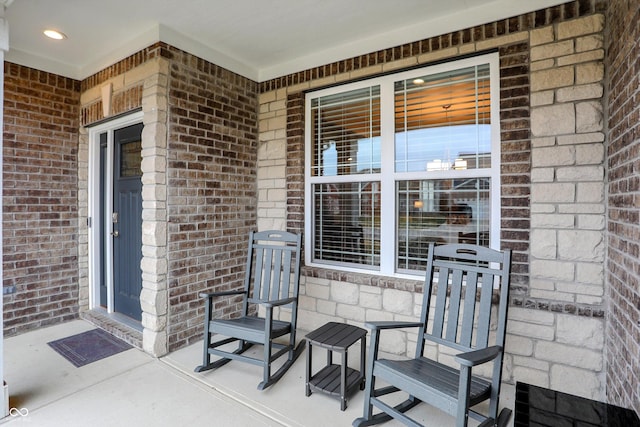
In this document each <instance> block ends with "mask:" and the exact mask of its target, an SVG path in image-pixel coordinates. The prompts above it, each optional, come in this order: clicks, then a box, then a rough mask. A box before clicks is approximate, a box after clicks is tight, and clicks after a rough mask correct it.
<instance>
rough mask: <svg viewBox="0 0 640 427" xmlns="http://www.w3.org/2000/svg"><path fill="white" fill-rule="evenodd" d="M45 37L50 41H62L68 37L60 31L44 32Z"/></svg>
mask: <svg viewBox="0 0 640 427" xmlns="http://www.w3.org/2000/svg"><path fill="white" fill-rule="evenodd" d="M43 32H44V35H45V36H47V37H49V38H50V39H54V40H62V39H66V38H67V36H65V35H64V34H63V33H61V32H60V31H56V30H44V31H43Z"/></svg>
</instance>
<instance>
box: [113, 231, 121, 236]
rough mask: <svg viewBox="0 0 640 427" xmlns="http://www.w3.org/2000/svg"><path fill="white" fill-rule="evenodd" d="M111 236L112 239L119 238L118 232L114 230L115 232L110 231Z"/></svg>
mask: <svg viewBox="0 0 640 427" xmlns="http://www.w3.org/2000/svg"><path fill="white" fill-rule="evenodd" d="M111 235H112V236H113V237H120V232H119V231H118V230H115V231H112V232H111Z"/></svg>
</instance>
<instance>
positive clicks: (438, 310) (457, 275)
mask: <svg viewBox="0 0 640 427" xmlns="http://www.w3.org/2000/svg"><path fill="white" fill-rule="evenodd" d="M457 248H458V249H457V251H456V252H444V251H451V247H447V246H435V247H434V250H435V251H436V257H434V258H432V259H430V260H429V263H428V265H427V272H428V276H427V279H426V280H425V290H424V292H425V294H424V295H425V296H424V302H423V307H422V311H423V312H422V316H421V318H422V319H425V320H427V319H430V318H432V319H433V320H431V321H430V322H429V321H427V322H426V327H425V328H424V329H423V330H421V331H420V334H419V342H424V340H429V341H433V342H435V343H441V344H446V345H448V346H450V347H452V348H455V349H458V350H460V351H470V350H474V349H476V348H484V347H486V346H487V345H488V343H489V331H490V329H491V328H490V325H491V310H492V307H493V304H492V299H493V292H494V283H504V280H505V279H506V278H504V277H502V276H503V274H504V271H503V269H501V268H500V267H501V265H502V264H501V263H502V262H503V261H504V260H503V259H501V258H498V257H494V258H496V259H495V260H494V259H492V258H491V256H492V255H494V254H495V251H489V250H487V251H484V249H485V248H482V247H479V246H471V245H458V247H457ZM480 259H483V260H486V259H490V261H489V262H480V261H478V260H480ZM494 264H495V266H494ZM496 278H498V279H499V281H496V280H497V279H496ZM434 279H435V280H434ZM434 286H435V287H436V289H435V293H434V292H433V291H434V289H433V288H434ZM506 291H507V289H504V287H502V288H501V289H499V292H500V293H501V294H506ZM463 293H464V295H463ZM433 298H435V301H433V300H432V299H433ZM499 307H501V308H502V307H503V306H502V305H499ZM504 308H505V309H503V310H502V311H503V312H500V313H496V314H497V318H498V322H497V324H498V325H504V324H505V322H504V321H501V320H504V319H506V305H505V306H504ZM430 316H432V317H430ZM503 329H504V328H503ZM497 332H498V333H499V334H500V335H501V337H502V336H504V330H501V331H497ZM474 334H475V335H474ZM501 337H500V338H499V340H498V342H501V341H502V339H501ZM416 350H417V352H416V356H417V357H421V356H422V355H423V352H424V348H423V346H418V347H417V349H416Z"/></svg>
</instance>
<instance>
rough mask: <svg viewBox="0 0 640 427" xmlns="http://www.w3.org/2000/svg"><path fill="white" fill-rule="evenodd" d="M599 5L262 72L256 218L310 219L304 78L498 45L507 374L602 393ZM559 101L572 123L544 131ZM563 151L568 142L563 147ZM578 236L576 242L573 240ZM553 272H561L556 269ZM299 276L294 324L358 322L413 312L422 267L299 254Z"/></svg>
mask: <svg viewBox="0 0 640 427" xmlns="http://www.w3.org/2000/svg"><path fill="white" fill-rule="evenodd" d="M605 8H606V2H603V1H600V0H588V1H572V2H568V3H566V4H563V5H560V6H557V7H553V8H549V9H545V10H540V11H537V12H533V13H530V14H526V15H522V16H518V17H514V18H509V19H505V20H502V21H499V22H493V23H489V24H486V25H482V26H478V27H474V28H471V29H466V30H462V31H459V32H455V33H450V34H444V35H442V36H438V37H433V38H431V39H427V40H422V41H418V42H415V43H411V44H407V45H403V46H398V47H397V48H392V49H387V50H385V51H380V52H374V53H372V54H369V55H363V56H361V57H356V58H351V59H347V60H344V61H341V62H338V63H334V64H328V65H326V66H323V67H318V68H316V69H312V70H306V71H303V72H300V73H296V74H292V75H289V76H283V77H282V78H278V79H274V80H272V81H268V82H264V83H262V84H261V95H260V113H261V114H260V157H259V159H258V167H259V170H263V167H266V168H267V171H265V173H264V174H261V175H260V176H259V180H258V186H259V194H260V199H259V207H260V208H261V210H260V212H261V215H260V217H259V223H258V225H259V228H263V227H264V228H266V227H267V226H269V225H271V224H273V223H282V219H278V218H277V216H276V215H278V214H279V213H280V212H283V211H284V212H286V214H287V217H286V218H287V224H286V225H287V227H288V228H289V229H292V230H302V227H303V225H304V216H303V213H304V208H303V200H304V189H303V179H304V169H303V167H304V162H303V158H304V157H303V153H304V132H303V131H304V110H303V105H304V92H305V91H307V90H312V89H315V88H320V87H324V86H327V85H333V84H338V83H340V82H347V81H349V80H354V79H361V78H366V77H369V76H375V75H377V74H380V73H386V72H393V71H396V70H402V69H404V68H407V67H415V66H417V65H422V64H425V65H427V64H429V63H432V62H437V61H441V60H447V59H452V60H453V59H455V58H456V57H460V56H462V55H467V54H473V53H476V52H477V53H480V52H484V51H487V50H490V49H496V50H498V52H499V55H500V85H501V93H500V110H501V112H500V118H501V142H502V159H501V161H502V168H501V170H502V182H503V188H502V198H501V205H502V208H501V214H502V222H501V228H502V233H501V244H502V247H505V248H507V247H508V248H512V249H513V251H514V268H513V271H514V274H513V287H512V293H511V297H512V298H511V299H512V309H511V311H510V326H509V335H508V338H507V350H508V354H507V357H506V359H505V375H504V379H505V380H506V381H508V382H515V381H526V382H530V383H533V384H537V385H542V386H545V387H553V388H556V389H559V390H562V391H568V392H571V393H576V394H579V395H583V396H587V397H594V398H599V399H602V398H603V397H604V393H603V390H604V381H603V373H604V356H603V354H604V350H603V348H604V317H603V316H604V310H605V300H604V277H603V268H602V264H603V254H604V252H603V240H604V227H603V225H604V210H605V200H604V197H603V185H602V182H603V175H602V172H603V170H604V167H603V166H604V156H603V152H604V151H603V147H604V144H603V142H604V134H603V127H602V118H603V116H602V111H603V108H602V103H603V99H602V86H603V79H604V75H603V54H604V50H603V45H602V43H603V42H602V33H603V26H602V25H603V22H604V21H603V16H602V15H601V14H600V13H601V12H603V11H604V10H605ZM545 55H547V56H546V57H544V56H545ZM556 70H558V73H555V71H556ZM563 77H564V78H565V79H566V80H562V78H563ZM558 79H560V80H562V81H560V80H558ZM598 88H599V90H598ZM556 104H565V105H563V106H561V107H558V108H560V109H566V110H567V111H568V110H569V109H571V110H572V111H573V115H572V116H568V115H564V116H561V117H562V118H561V120H558V123H560V122H562V121H563V120H566V123H565V124H567V123H572V124H573V125H572V128H571V129H559V130H555V129H554V130H553V131H552V133H550V134H548V135H544V136H543V135H539V134H538V135H536V132H537V131H538V130H540V129H542V128H543V127H544V120H541V117H542V116H541V113H543V112H545V110H544V107H545V106H547V105H552V106H555V105H556ZM546 112H548V111H546ZM534 115H537V118H536V117H534ZM547 117H549V116H547ZM556 119H557V117H556ZM534 120H535V121H536V123H535V124H534V123H533V122H534ZM591 121H593V126H592V123H591ZM532 136H533V137H534V138H533V139H532ZM551 147H555V148H556V150H557V151H558V152H557V153H554V152H553V150H552V149H551ZM561 152H563V153H565V154H566V155H565V156H564V157H561V156H560V153H561ZM548 162H550V163H548ZM554 162H561V163H558V164H555V163H554ZM532 168H533V169H532ZM548 184H558V188H560V187H562V188H565V187H566V188H565V190H566V192H564V193H562V194H560V193H558V194H556V195H557V196H558V197H562V196H566V197H565V198H564V199H554V200H551V199H545V197H546V195H549V194H553V191H549V190H550V188H552V187H553V185H551V186H548ZM568 184H571V189H569V187H568ZM547 186H548V187H547ZM541 196H542V197H541ZM270 212H273V213H274V216H273V217H269V216H268V215H269V213H270ZM263 214H264V215H265V216H263ZM558 219H562V220H566V222H557V221H556V220H558ZM548 221H551V222H548ZM548 236H552V237H554V239H552V240H547V237H548ZM584 238H588V245H585V244H584V243H583V240H584ZM572 247H574V248H579V250H576V251H573V253H572V251H571V249H570V248H572ZM591 252H593V254H591V255H590V254H589V253H591ZM545 266H547V267H548V268H547V267H545ZM558 271H562V272H563V274H562V275H560V276H556V275H555V273H556V272H558ZM303 285H304V286H303V288H302V296H301V309H302V310H303V312H302V314H301V315H300V317H299V319H300V321H299V324H300V326H301V327H302V328H304V329H313V328H315V327H317V326H319V325H321V324H322V323H324V322H326V321H329V320H336V319H341V320H343V321H346V322H349V323H356V324H362V323H363V322H364V321H367V320H373V319H382V320H392V319H396V320H406V319H407V318H412V317H415V316H417V315H418V313H419V301H420V299H421V296H420V295H419V293H420V292H421V291H422V286H421V283H420V281H419V280H415V281H411V280H404V279H403V280H399V279H396V278H390V277H380V276H375V275H366V274H356V273H351V272H343V271H336V270H331V269H326V268H316V267H313V268H312V267H305V268H304V275H303ZM578 325H579V326H578ZM576 330H580V333H576V332H575V331H576ZM413 342H414V340H413V339H412V338H411V336H410V335H403V334H396V335H395V336H393V337H392V342H389V343H386V344H385V346H386V348H388V349H392V350H393V352H400V353H402V352H404V351H407V350H410V348H411V346H412V345H413Z"/></svg>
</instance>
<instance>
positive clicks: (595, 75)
mask: <svg viewBox="0 0 640 427" xmlns="http://www.w3.org/2000/svg"><path fill="white" fill-rule="evenodd" d="M603 79H604V64H603V63H602V62H587V63H585V64H578V65H576V84H579V85H582V84H587V83H594V82H601V81H602V80H603ZM598 98H599V97H598Z"/></svg>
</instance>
